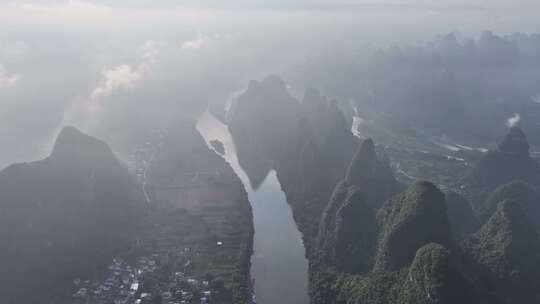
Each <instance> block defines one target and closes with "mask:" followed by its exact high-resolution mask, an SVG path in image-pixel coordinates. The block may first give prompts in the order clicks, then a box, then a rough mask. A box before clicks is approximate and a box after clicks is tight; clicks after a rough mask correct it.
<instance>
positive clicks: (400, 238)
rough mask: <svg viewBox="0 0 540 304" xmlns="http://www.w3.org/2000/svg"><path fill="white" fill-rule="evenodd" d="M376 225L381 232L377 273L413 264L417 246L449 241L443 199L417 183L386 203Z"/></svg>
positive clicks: (431, 185) (422, 183)
mask: <svg viewBox="0 0 540 304" xmlns="http://www.w3.org/2000/svg"><path fill="white" fill-rule="evenodd" d="M377 221H378V223H379V226H380V229H381V232H380V237H379V239H380V243H379V250H378V253H377V258H376V266H375V267H376V269H378V270H397V269H399V268H401V267H404V266H406V265H408V264H409V263H410V262H411V261H412V259H413V257H414V254H415V252H416V250H417V249H418V248H419V247H420V246H422V245H424V244H427V243H430V242H437V243H441V244H448V243H449V241H450V231H449V224H448V219H447V215H446V206H445V204H444V195H443V194H442V193H441V192H440V191H439V190H438V189H437V188H436V187H435V186H434V185H433V184H430V183H428V182H417V183H415V184H414V185H413V186H411V187H410V188H409V189H408V190H407V191H406V192H405V193H403V194H400V195H397V196H396V197H394V198H392V199H391V200H389V201H388V202H387V203H385V205H384V206H383V207H382V208H381V209H380V210H379V212H378V213H377Z"/></svg>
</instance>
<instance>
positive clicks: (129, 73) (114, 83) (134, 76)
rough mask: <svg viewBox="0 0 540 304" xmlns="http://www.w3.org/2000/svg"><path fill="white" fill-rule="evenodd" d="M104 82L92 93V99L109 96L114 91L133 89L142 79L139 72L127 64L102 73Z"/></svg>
mask: <svg viewBox="0 0 540 304" xmlns="http://www.w3.org/2000/svg"><path fill="white" fill-rule="evenodd" d="M103 77H104V80H103V82H102V83H101V85H99V86H98V87H97V88H95V89H94V91H92V99H100V98H104V97H108V96H110V95H111V94H112V93H113V92H114V91H116V90H120V89H128V88H131V87H134V86H135V85H136V84H137V82H139V81H140V80H141V78H142V74H141V73H140V71H138V70H135V69H133V68H132V67H131V66H129V65H127V64H123V65H120V66H117V67H113V68H110V69H107V70H104V71H103Z"/></svg>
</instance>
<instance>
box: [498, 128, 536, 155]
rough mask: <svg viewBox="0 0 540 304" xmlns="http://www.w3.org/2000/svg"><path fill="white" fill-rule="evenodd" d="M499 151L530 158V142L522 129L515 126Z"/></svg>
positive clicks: (500, 145)
mask: <svg viewBox="0 0 540 304" xmlns="http://www.w3.org/2000/svg"><path fill="white" fill-rule="evenodd" d="M499 151H501V152H504V153H509V154H514V155H519V156H526V157H528V156H529V142H528V141H527V136H525V133H523V130H521V128H520V127H517V126H514V127H511V128H510V131H509V132H508V134H507V135H506V137H505V138H504V140H503V141H502V142H501V143H500V144H499Z"/></svg>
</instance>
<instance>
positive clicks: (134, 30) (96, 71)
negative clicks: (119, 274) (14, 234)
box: [0, 0, 540, 167]
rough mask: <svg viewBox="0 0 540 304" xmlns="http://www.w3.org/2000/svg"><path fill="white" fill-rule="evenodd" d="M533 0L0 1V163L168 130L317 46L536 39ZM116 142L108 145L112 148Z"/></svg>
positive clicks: (303, 57) (537, 28) (306, 55)
mask: <svg viewBox="0 0 540 304" xmlns="http://www.w3.org/2000/svg"><path fill="white" fill-rule="evenodd" d="M537 2H539V1H536V0H534V1H533V0H516V1H511V2H510V1H503V0H495V1H493V0H492V1H484V0H481V1H464V0H452V1H451V0H444V1H441V0H437V1H423V0H409V1H406V0H393V1H345V0H332V1H330V0H326V1H324V0H319V1H310V0H296V1H293V0H288V1H285V0H238V1H224V0H184V1H182V0H177V1H173V0H100V1H90V0H57V1H53V0H29V1H9V0H8V1H5V0H3V1H0V104H1V108H0V146H1V147H2V152H1V153H0V167H3V166H5V165H6V164H9V163H11V162H15V161H26V160H32V159H33V158H35V157H37V156H38V155H41V156H42V155H44V154H45V153H46V152H47V150H48V149H49V148H50V144H51V139H52V138H54V136H55V134H56V133H57V132H58V130H59V128H61V127H62V126H63V125H65V124H74V125H77V126H79V127H81V128H82V129H83V130H85V131H88V132H91V133H95V134H98V135H103V134H105V136H109V137H111V139H112V138H113V137H114V136H115V134H116V133H123V134H125V133H126V132H127V131H126V130H131V129H133V131H132V132H136V131H135V129H136V128H130V126H144V123H149V124H152V123H154V122H155V123H156V124H158V123H166V122H167V121H169V120H173V119H175V116H177V115H179V114H178V112H190V111H192V110H193V109H194V108H195V107H196V105H199V107H203V106H204V104H206V103H208V102H211V101H215V100H221V99H226V98H227V96H229V95H230V94H231V93H232V92H234V91H236V90H238V89H240V88H242V87H243V86H245V84H246V83H247V81H249V80H250V79H253V78H260V77H263V76H264V75H266V74H268V73H282V72H283V71H285V70H287V69H288V68H289V67H290V66H291V65H292V64H295V63H301V62H303V61H305V60H306V59H307V58H309V57H310V56H314V55H316V54H317V52H319V51H320V50H323V49H325V50H327V49H328V48H330V49H331V48H333V47H346V48H348V49H351V50H354V48H355V47H356V46H358V45H364V44H366V43H371V44H375V45H385V44H391V43H403V42H412V43H416V42H418V41H423V40H428V39H431V38H433V37H434V36H435V35H437V34H441V33H448V32H454V31H457V32H460V33H462V34H464V35H469V36H471V37H477V36H478V35H479V34H480V32H481V31H482V30H485V29H490V30H493V31H494V32H496V33H500V34H507V33H512V32H515V31H522V32H529V33H534V32H540V20H539V19H538V17H537V14H536V13H537V12H538V10H535V9H537V8H540V3H537ZM113 144H115V143H113Z"/></svg>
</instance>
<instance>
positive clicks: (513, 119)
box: [506, 113, 521, 128]
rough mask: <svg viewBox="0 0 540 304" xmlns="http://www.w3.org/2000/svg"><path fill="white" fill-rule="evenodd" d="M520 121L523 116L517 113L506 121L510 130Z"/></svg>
mask: <svg viewBox="0 0 540 304" xmlns="http://www.w3.org/2000/svg"><path fill="white" fill-rule="evenodd" d="M520 120H521V116H520V115H519V113H515V114H514V115H512V117H510V118H508V120H506V126H507V127H509V128H512V127H514V126H515V125H517V124H518V123H519V121H520Z"/></svg>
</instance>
